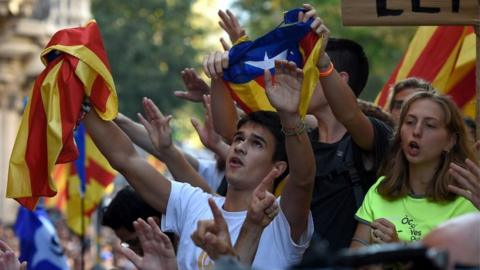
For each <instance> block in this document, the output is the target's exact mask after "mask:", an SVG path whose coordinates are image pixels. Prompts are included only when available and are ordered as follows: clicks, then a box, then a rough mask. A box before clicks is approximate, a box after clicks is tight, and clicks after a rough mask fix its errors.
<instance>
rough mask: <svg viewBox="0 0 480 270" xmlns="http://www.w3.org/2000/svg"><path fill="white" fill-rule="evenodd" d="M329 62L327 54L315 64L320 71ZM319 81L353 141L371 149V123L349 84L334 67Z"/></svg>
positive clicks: (333, 109) (372, 133)
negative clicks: (330, 72)
mask: <svg viewBox="0 0 480 270" xmlns="http://www.w3.org/2000/svg"><path fill="white" fill-rule="evenodd" d="M325 63H326V64H325ZM329 63H330V58H328V55H327V54H324V55H322V56H321V58H320V60H319V63H318V65H317V66H318V68H319V70H320V72H322V71H324V70H326V69H328V66H329ZM320 83H321V84H322V88H323V91H324V93H325V97H326V99H327V101H328V104H329V105H330V108H331V109H332V112H333V114H334V115H335V117H336V118H337V120H338V121H339V122H340V123H342V124H343V125H344V126H345V128H346V129H347V130H348V132H349V133H350V134H351V136H352V139H353V141H355V143H356V144H357V145H358V146H360V147H361V148H362V149H364V150H367V151H370V150H372V149H373V145H374V139H375V138H374V136H375V132H374V128H373V124H372V123H371V122H370V120H368V118H367V116H365V114H364V113H363V112H362V110H361V109H360V107H359V106H358V103H357V99H356V97H355V95H354V94H353V91H352V90H351V89H350V86H349V85H348V84H347V83H346V82H345V81H344V80H343V79H342V78H341V77H340V75H339V74H338V72H337V71H336V70H335V69H334V70H333V72H332V74H330V75H329V76H326V77H322V76H321V77H320Z"/></svg>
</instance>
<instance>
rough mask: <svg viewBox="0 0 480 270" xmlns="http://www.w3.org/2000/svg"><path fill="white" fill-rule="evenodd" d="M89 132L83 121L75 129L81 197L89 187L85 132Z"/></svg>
mask: <svg viewBox="0 0 480 270" xmlns="http://www.w3.org/2000/svg"><path fill="white" fill-rule="evenodd" d="M86 132H87V130H86V128H85V125H83V122H82V123H80V125H79V126H78V128H77V130H76V131H75V143H76V144H77V148H78V158H77V160H76V161H75V167H76V169H77V174H78V178H80V197H81V198H83V197H84V196H85V190H86V188H87V171H86V169H85V168H86V166H85V160H86V152H85V151H86V147H85V133H86Z"/></svg>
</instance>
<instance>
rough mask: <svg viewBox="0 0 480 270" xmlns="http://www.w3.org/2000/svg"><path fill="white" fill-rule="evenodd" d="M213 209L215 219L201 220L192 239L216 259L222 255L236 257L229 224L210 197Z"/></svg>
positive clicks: (209, 200)
mask: <svg viewBox="0 0 480 270" xmlns="http://www.w3.org/2000/svg"><path fill="white" fill-rule="evenodd" d="M208 204H209V205H210V209H211V210H212V214H213V220H200V221H199V222H198V227H197V230H196V231H195V232H194V233H193V234H192V236H191V237H192V240H193V242H194V243H195V245H197V246H198V247H200V248H202V249H203V250H205V252H207V254H208V256H209V257H210V258H211V259H213V260H216V259H218V258H219V257H220V256H224V255H230V256H234V257H236V253H235V250H234V249H233V246H232V241H231V240H230V233H229V232H228V225H227V223H226V222H225V219H224V218H223V215H222V212H221V211H220V209H218V207H217V205H216V204H215V202H214V201H213V199H212V198H210V199H208Z"/></svg>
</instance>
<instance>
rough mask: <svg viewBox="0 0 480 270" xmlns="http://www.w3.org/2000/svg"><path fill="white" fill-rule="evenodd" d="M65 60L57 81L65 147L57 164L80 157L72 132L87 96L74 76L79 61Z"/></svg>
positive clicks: (71, 58)
mask: <svg viewBox="0 0 480 270" xmlns="http://www.w3.org/2000/svg"><path fill="white" fill-rule="evenodd" d="M64 59H65V60H64V62H63V65H62V67H61V69H60V74H59V77H58V81H57V82H58V86H59V89H62V90H61V91H59V92H60V113H61V122H62V123H61V124H62V145H63V148H62V150H61V152H60V155H59V156H58V159H57V163H66V162H71V161H72V160H75V159H76V158H77V157H78V150H77V146H76V145H75V143H74V138H73V136H74V134H73V132H72V130H73V129H74V127H75V125H76V123H77V119H78V118H79V117H80V111H81V104H82V101H83V98H84V96H85V93H84V87H83V84H82V82H81V81H80V80H79V79H78V77H77V76H72V70H75V68H76V66H77V64H78V62H79V60H78V59H77V58H73V57H65V58H64Z"/></svg>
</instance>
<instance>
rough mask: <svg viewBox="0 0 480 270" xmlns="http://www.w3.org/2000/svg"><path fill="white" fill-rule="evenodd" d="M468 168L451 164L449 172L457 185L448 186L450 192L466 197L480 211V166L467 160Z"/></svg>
mask: <svg viewBox="0 0 480 270" xmlns="http://www.w3.org/2000/svg"><path fill="white" fill-rule="evenodd" d="M466 164H467V168H463V167H461V166H459V165H458V164H455V163H450V170H449V171H448V172H449V173H450V174H451V175H452V176H453V177H454V178H455V180H456V184H455V185H453V184H451V185H448V190H450V191H451V192H453V193H455V194H457V195H460V196H463V197H465V198H466V199H467V200H469V201H471V202H472V204H473V205H475V207H476V208H477V209H478V210H480V166H479V165H477V164H475V163H474V162H473V161H471V160H470V159H467V160H466Z"/></svg>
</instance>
